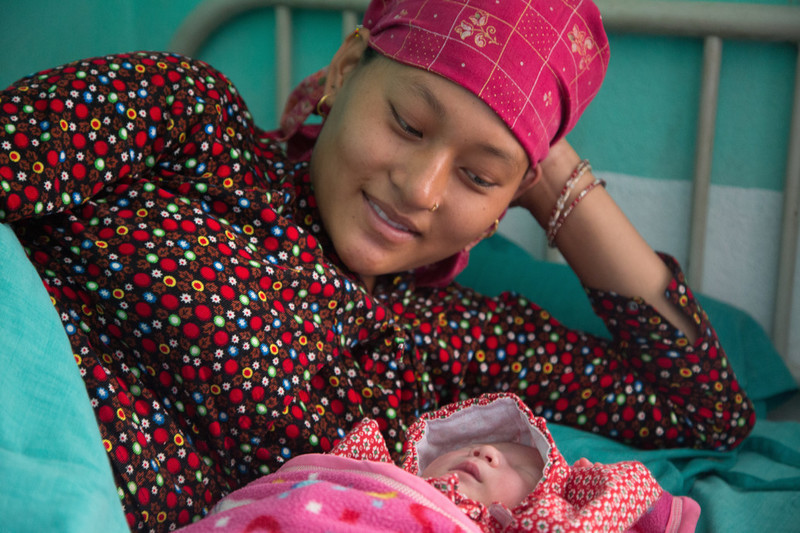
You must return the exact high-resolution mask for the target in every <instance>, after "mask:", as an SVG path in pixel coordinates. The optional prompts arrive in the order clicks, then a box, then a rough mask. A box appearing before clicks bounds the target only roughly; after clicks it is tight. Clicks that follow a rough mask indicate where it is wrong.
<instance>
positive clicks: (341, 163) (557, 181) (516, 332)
mask: <svg viewBox="0 0 800 533" xmlns="http://www.w3.org/2000/svg"><path fill="white" fill-rule="evenodd" d="M607 59H608V45H607V41H606V38H605V34H604V32H603V29H602V25H601V22H600V17H599V13H598V12H597V9H596V8H595V6H594V5H593V4H591V3H590V2H589V1H586V0H584V1H577V2H562V1H552V0H537V1H536V2H521V1H520V2H502V3H500V2H495V1H490V0H482V1H478V2H476V1H470V2H468V3H467V2H465V1H460V0H448V1H446V2H445V1H441V2H439V1H422V0H405V1H392V2H384V1H382V0H375V1H374V2H373V3H372V4H371V5H370V7H369V9H368V11H367V13H366V15H365V18H364V28H363V29H359V30H358V31H357V32H355V33H354V34H353V35H352V36H351V37H350V38H348V39H347V40H346V42H345V43H344V44H343V45H342V47H341V49H340V50H339V51H338V52H337V54H336V55H335V56H334V58H333V60H332V61H331V64H330V66H329V67H328V69H327V71H326V73H325V75H324V77H319V76H318V77H315V78H313V80H312V81H313V83H311V84H307V85H305V86H304V87H303V88H301V89H300V90H299V92H298V93H297V95H295V98H294V99H293V102H294V103H295V104H296V105H295V106H294V107H290V110H289V113H288V114H287V117H286V120H284V121H283V126H284V127H283V130H282V131H281V132H274V133H272V134H266V133H264V132H263V131H261V130H259V129H258V128H257V127H256V126H254V125H253V124H252V123H251V118H250V116H249V114H248V112H247V108H246V106H245V104H244V102H243V101H242V100H241V99H240V98H239V97H238V95H237V94H236V91H235V88H234V87H233V86H232V85H231V84H230V82H229V81H228V80H227V79H226V78H225V77H224V76H223V75H222V74H220V73H219V72H217V71H215V70H213V69H212V68H211V67H209V66H208V65H206V64H204V63H202V62H199V61H193V60H190V59H186V58H182V57H176V56H174V55H170V54H159V53H136V54H128V55H119V56H111V57H105V58H96V59H89V60H85V61H77V62H75V63H72V64H70V65H66V66H63V67H60V68H57V69H53V70H50V71H46V72H42V73H39V74H37V75H34V76H31V77H28V78H25V79H23V80H21V81H20V82H18V83H16V84H15V85H13V86H12V87H10V88H9V89H7V90H6V91H4V92H3V93H2V95H0V113H1V115H0V124H2V130H0V221H3V222H7V223H9V224H10V225H11V226H12V228H13V229H14V231H15V232H16V233H17V235H18V236H19V239H20V241H21V242H22V243H23V244H24V245H25V247H26V249H27V251H28V253H29V255H30V257H31V260H32V261H33V263H34V264H35V265H36V267H37V269H38V270H39V272H40V274H41V276H42V279H43V281H44V283H45V285H46V286H47V288H48V290H49V291H50V294H51V295H52V299H53V302H54V305H55V306H56V308H57V309H58V310H59V312H60V314H61V317H62V320H63V322H64V326H65V328H66V331H67V333H68V335H69V337H70V340H71V343H72V346H73V348H74V353H75V358H76V362H77V364H78V366H79V367H80V369H81V373H82V375H83V377H84V379H85V381H86V387H87V391H88V392H89V395H90V397H91V402H92V405H93V407H94V408H95V411H96V413H97V420H98V424H99V426H100V430H101V434H102V435H103V439H104V444H105V447H106V449H107V450H108V453H109V458H110V460H111V462H112V463H113V468H114V470H115V473H116V476H117V481H118V486H119V491H120V498H121V500H122V504H123V506H124V508H125V512H126V514H127V517H128V520H129V523H130V525H131V528H132V529H144V530H150V529H154V530H167V529H169V528H171V527H175V526H178V525H182V524H185V523H188V522H189V521H191V520H192V519H194V518H197V517H200V516H202V515H203V514H205V513H206V512H207V510H208V509H209V508H210V507H211V506H212V505H213V504H214V502H215V501H217V500H218V499H219V498H221V497H222V496H223V495H224V494H226V493H227V492H229V491H231V490H233V489H235V488H236V487H239V486H241V485H243V484H245V483H247V482H248V481H251V480H252V479H254V478H255V477H258V476H260V475H263V474H265V473H268V472H270V471H272V470H274V469H275V468H276V467H278V466H279V465H281V464H282V463H284V462H285V461H286V460H287V459H289V458H290V457H292V456H294V455H297V454H300V453H307V452H324V451H328V450H330V449H331V447H332V446H333V445H334V444H335V443H336V441H337V439H340V438H342V437H343V436H344V435H345V434H346V432H347V430H348V429H350V427H351V426H352V424H353V423H355V422H356V421H358V420H360V419H361V418H362V417H363V416H365V415H367V416H370V417H372V418H374V419H375V420H376V421H377V422H378V424H379V425H380V427H381V430H382V431H383V432H384V435H385V437H386V439H387V441H388V443H389V445H390V449H391V451H392V453H395V454H399V452H400V450H401V448H402V443H401V442H400V441H401V440H402V435H403V432H404V430H405V429H406V426H407V422H408V421H410V420H412V419H414V418H416V417H417V416H418V415H419V414H420V413H421V412H422V411H425V410H429V409H432V408H435V407H436V406H438V405H441V404H443V403H447V402H450V401H452V400H455V399H458V398H459V397H463V396H476V395H478V394H480V393H483V392H494V391H513V392H515V393H517V394H518V395H519V396H520V397H521V398H522V399H523V400H524V401H525V402H526V403H527V405H529V406H530V407H531V408H532V409H533V411H534V412H535V413H536V414H539V415H542V416H544V417H546V418H547V419H549V420H552V421H556V422H562V423H568V424H573V425H576V426H578V427H581V428H584V429H586V430H589V431H594V432H599V433H603V434H607V435H610V436H612V437H615V438H618V439H621V440H624V441H626V442H630V443H633V444H636V445H640V446H650V447H656V446H660V447H662V446H703V447H712V448H726V447H731V446H735V445H736V444H737V443H738V442H739V441H740V440H741V439H742V438H744V436H745V435H746V434H747V433H748V432H749V430H750V428H751V427H752V424H753V423H754V414H753V410H752V406H751V405H750V402H749V400H748V399H747V398H746V396H745V394H744V392H743V391H741V390H739V386H738V383H737V381H736V378H735V376H734V374H733V372H732V370H731V369H730V368H729V365H728V362H727V359H726V357H725V354H724V352H723V351H722V349H721V347H720V346H719V342H718V340H717V337H716V335H715V333H714V331H713V329H712V327H711V325H710V324H709V323H708V321H707V318H706V317H705V315H704V313H703V312H702V310H701V309H700V308H699V307H698V305H697V303H696V301H695V300H694V299H693V297H692V294H691V292H690V291H689V289H688V288H687V287H686V285H685V283H684V280H683V276H682V274H681V271H680V269H679V267H678V266H677V265H676V264H675V262H674V261H673V260H672V259H670V258H668V257H665V256H659V255H657V254H656V253H654V252H653V251H652V250H651V249H650V248H649V247H648V246H647V245H646V244H645V243H644V242H643V241H642V239H641V238H640V237H639V236H638V234H637V233H636V232H635V231H634V230H633V229H632V228H631V227H630V225H629V224H628V222H627V221H626V220H625V218H624V216H623V215H622V214H621V213H620V211H619V210H618V209H617V208H616V206H615V205H614V203H613V201H612V200H611V198H610V197H609V196H608V195H607V194H606V192H605V191H604V189H603V187H602V184H601V183H600V182H598V181H596V180H595V178H594V177H593V176H592V174H591V170H590V168H589V167H588V165H587V164H585V163H584V162H581V161H580V159H579V157H578V155H577V154H576V153H575V151H574V150H573V149H572V148H571V147H570V146H569V145H568V144H567V143H566V141H564V140H563V137H564V135H566V133H567V132H568V131H569V130H570V129H571V127H572V126H573V125H574V123H575V121H576V120H577V119H578V117H579V116H580V114H581V112H582V111H583V109H584V108H585V106H586V105H587V104H588V103H589V101H590V100H591V99H592V97H593V96H594V94H595V93H596V91H597V90H598V89H599V86H600V83H601V81H602V78H603V75H604V73H605V67H606V64H607ZM309 87H311V88H312V89H310V92H309V91H308V88H309ZM304 91H306V92H304ZM309 102H311V103H310V105H309ZM312 109H317V110H318V111H319V112H320V113H321V114H322V115H323V116H325V117H326V119H325V121H324V124H323V125H322V127H321V129H320V128H315V127H313V126H302V125H301V119H299V118H298V116H297V115H298V113H296V111H297V110H300V111H301V113H300V116H301V117H302V115H304V114H307V113H308V111H310V110H312ZM276 138H280V140H281V141H282V142H278V141H276V140H275V139H276ZM309 148H311V150H310V152H309V151H308V149H309ZM287 150H288V154H289V155H287ZM511 205H519V206H522V207H523V208H526V209H528V210H529V211H530V212H531V213H532V215H533V216H534V217H536V219H537V220H538V221H539V222H540V223H541V224H542V226H543V227H544V229H545V230H546V231H547V233H548V237H549V238H550V240H551V241H552V243H553V244H554V245H555V246H558V248H559V250H560V251H561V252H562V253H563V254H564V256H565V257H566V258H567V260H568V261H569V263H570V264H571V265H572V267H573V268H574V269H575V271H576V272H577V274H578V275H579V276H580V278H581V280H582V281H583V282H584V284H585V285H586V286H587V288H588V293H589V297H590V298H591V299H592V301H593V303H594V305H595V309H596V310H597V313H598V314H599V315H600V316H601V317H602V318H603V319H604V320H605V321H606V324H607V325H608V327H609V330H610V332H611V333H612V336H613V339H612V340H610V341H609V340H605V339H599V338H594V337H590V336H586V335H583V334H582V333H580V332H576V331H570V330H568V329H567V328H565V327H563V326H562V325H561V324H560V323H558V322H557V321H556V320H555V319H554V318H552V317H551V316H550V315H549V314H548V313H547V312H546V311H544V310H542V309H540V308H538V307H537V306H536V305H534V304H532V303H530V302H528V301H526V300H525V299H524V298H520V297H519V296H515V295H511V294H505V295H502V296H500V297H497V298H487V297H483V296H481V295H478V294H475V293H474V292H473V291H471V290H469V289H467V288H464V287H461V286H459V285H458V284H455V283H453V282H452V280H453V277H454V276H455V274H456V273H457V272H458V271H459V269H460V268H463V265H464V264H465V262H466V256H467V254H468V249H469V248H470V247H471V246H473V245H474V244H475V243H476V242H478V241H479V240H481V239H482V238H484V237H486V236H488V235H489V234H490V233H491V232H492V230H493V228H495V227H496V221H497V220H498V219H499V218H500V217H501V216H502V214H503V213H504V211H505V210H506V209H507V208H508V207H509V206H511ZM545 282H546V281H545ZM34 378H35V377H34Z"/></svg>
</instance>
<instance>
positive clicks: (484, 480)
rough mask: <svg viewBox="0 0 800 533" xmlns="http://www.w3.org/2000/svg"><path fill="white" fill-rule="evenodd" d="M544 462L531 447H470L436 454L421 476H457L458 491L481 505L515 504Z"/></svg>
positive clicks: (534, 482) (533, 484)
mask: <svg viewBox="0 0 800 533" xmlns="http://www.w3.org/2000/svg"><path fill="white" fill-rule="evenodd" d="M543 468H544V462H543V461H542V457H541V455H539V452H538V451H536V450H535V449H534V448H531V447H529V446H524V445H522V444H517V443H514V442H497V443H494V444H473V445H471V446H466V447H464V448H460V449H458V450H454V451H451V452H447V453H445V454H442V455H440V456H439V457H437V458H436V459H434V460H433V462H431V464H429V465H428V466H427V467H425V469H424V470H423V471H422V473H421V475H422V477H441V476H444V475H446V474H457V475H458V488H459V490H460V491H461V492H463V493H464V494H465V495H467V496H468V497H469V498H471V499H473V500H476V501H479V502H481V503H483V504H484V505H491V504H492V503H494V502H501V503H504V504H506V505H507V506H508V507H510V508H514V507H516V506H517V505H519V504H520V503H521V502H522V500H523V499H525V496H527V495H528V494H530V493H531V491H532V490H533V489H534V488H535V487H536V485H537V483H539V480H541V479H542V469H543Z"/></svg>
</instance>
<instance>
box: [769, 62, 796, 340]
mask: <svg viewBox="0 0 800 533" xmlns="http://www.w3.org/2000/svg"><path fill="white" fill-rule="evenodd" d="M794 76H795V77H794V103H793V104H792V122H791V127H790V130H789V149H788V155H787V160H786V182H785V184H784V188H783V224H782V229H781V256H780V264H779V265H778V287H777V292H776V294H775V316H774V317H773V327H772V339H773V342H774V343H775V347H776V348H777V349H778V352H780V353H781V354H784V355H785V354H788V353H789V333H790V323H791V315H792V300H793V298H792V297H793V296H794V276H795V267H796V260H797V239H798V234H800V228H798V220H799V217H798V209H800V47H798V51H797V64H796V66H795V71H794Z"/></svg>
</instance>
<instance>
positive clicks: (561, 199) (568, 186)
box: [547, 159, 592, 235]
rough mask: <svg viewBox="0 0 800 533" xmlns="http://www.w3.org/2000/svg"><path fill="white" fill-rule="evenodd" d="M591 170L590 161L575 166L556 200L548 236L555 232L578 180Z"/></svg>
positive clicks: (583, 161) (582, 161)
mask: <svg viewBox="0 0 800 533" xmlns="http://www.w3.org/2000/svg"><path fill="white" fill-rule="evenodd" d="M591 169H592V165H590V164H589V161H588V160H586V159H581V161H580V163H578V164H577V165H576V166H575V169H574V170H573V171H572V174H570V176H569V178H567V182H566V183H565V184H564V188H563V189H561V193H560V194H559V195H558V198H557V199H556V204H555V205H554V206H553V212H552V213H550V220H549V222H548V223H547V234H548V235H550V233H551V232H553V228H555V225H556V223H557V222H558V219H559V218H560V217H561V211H563V210H564V205H566V203H567V199H568V198H569V195H570V193H571V192H572V189H573V188H574V187H575V184H576V183H578V180H579V179H581V176H583V175H584V173H586V171H587V170H591Z"/></svg>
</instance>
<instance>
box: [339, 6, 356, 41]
mask: <svg viewBox="0 0 800 533" xmlns="http://www.w3.org/2000/svg"><path fill="white" fill-rule="evenodd" d="M358 23H359V20H358V14H357V13H356V12H355V11H352V10H347V11H343V12H342V41H344V40H345V39H346V38H347V36H348V35H350V34H351V33H353V30H355V29H356V26H357V25H358Z"/></svg>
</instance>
